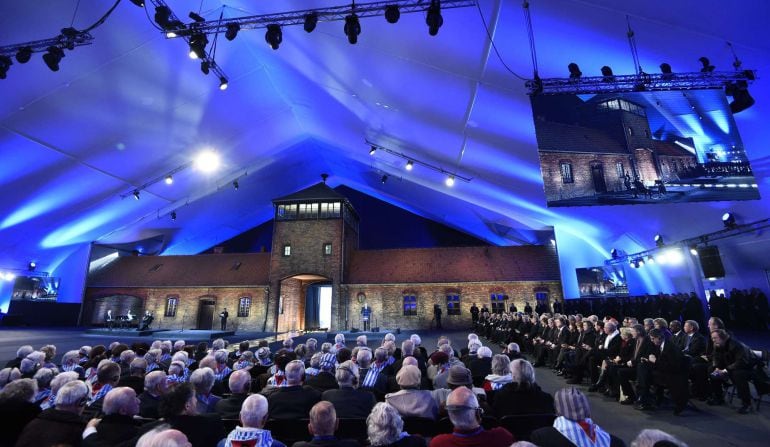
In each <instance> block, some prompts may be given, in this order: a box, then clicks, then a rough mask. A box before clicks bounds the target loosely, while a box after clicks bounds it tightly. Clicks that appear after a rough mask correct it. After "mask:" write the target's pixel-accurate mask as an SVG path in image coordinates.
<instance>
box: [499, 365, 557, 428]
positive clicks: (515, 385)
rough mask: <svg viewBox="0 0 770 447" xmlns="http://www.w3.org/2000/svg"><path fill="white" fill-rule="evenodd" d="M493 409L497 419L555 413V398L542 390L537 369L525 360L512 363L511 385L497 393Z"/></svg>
mask: <svg viewBox="0 0 770 447" xmlns="http://www.w3.org/2000/svg"><path fill="white" fill-rule="evenodd" d="M492 408H493V409H494V413H495V415H496V416H497V417H503V416H508V415H513V414H552V413H554V406H553V397H551V395H550V394H548V393H546V392H544V391H543V390H541V389H540V386H538V384H537V383H536V382H535V368H533V367H532V364H531V363H529V362H528V361H526V360H524V359H516V360H514V361H513V362H511V383H509V384H507V385H505V386H504V387H502V388H501V389H499V390H498V391H497V392H496V393H495V395H494V400H493V401H492Z"/></svg>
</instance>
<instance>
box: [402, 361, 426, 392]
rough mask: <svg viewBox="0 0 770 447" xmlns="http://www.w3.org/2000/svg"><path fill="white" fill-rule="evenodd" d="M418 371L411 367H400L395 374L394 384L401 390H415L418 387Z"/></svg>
mask: <svg viewBox="0 0 770 447" xmlns="http://www.w3.org/2000/svg"><path fill="white" fill-rule="evenodd" d="M421 378H422V376H421V374H420V369H419V368H417V367H416V366H413V365H406V366H402V367H401V369H399V370H398V373H397V374H396V383H398V386H400V387H401V388H417V387H418V386H420V379H421Z"/></svg>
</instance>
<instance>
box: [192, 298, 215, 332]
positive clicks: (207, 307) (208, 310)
mask: <svg viewBox="0 0 770 447" xmlns="http://www.w3.org/2000/svg"><path fill="white" fill-rule="evenodd" d="M216 305H217V301H216V299H215V298H214V297H213V296H203V297H201V298H200V300H199V301H198V324H197V325H196V327H195V329H202V330H207V331H210V330H211V329H212V328H213V326H214V308H215V307H216Z"/></svg>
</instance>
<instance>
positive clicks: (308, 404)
mask: <svg viewBox="0 0 770 447" xmlns="http://www.w3.org/2000/svg"><path fill="white" fill-rule="evenodd" d="M304 373H305V364H304V363H303V362H302V361H301V360H292V361H291V362H289V363H288V364H287V365H286V384H287V385H286V386H285V387H280V388H276V389H275V391H274V392H272V393H270V394H269V395H268V396H267V402H268V406H269V408H270V417H271V418H272V419H305V418H307V415H308V412H309V411H310V409H311V408H312V407H313V405H315V404H316V403H317V402H318V401H320V400H321V393H320V392H319V391H318V390H315V389H313V388H310V387H303V386H302V376H303V375H304Z"/></svg>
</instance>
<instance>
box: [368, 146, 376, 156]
mask: <svg viewBox="0 0 770 447" xmlns="http://www.w3.org/2000/svg"><path fill="white" fill-rule="evenodd" d="M375 152H377V146H372V148H371V149H369V155H374V154H375Z"/></svg>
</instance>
